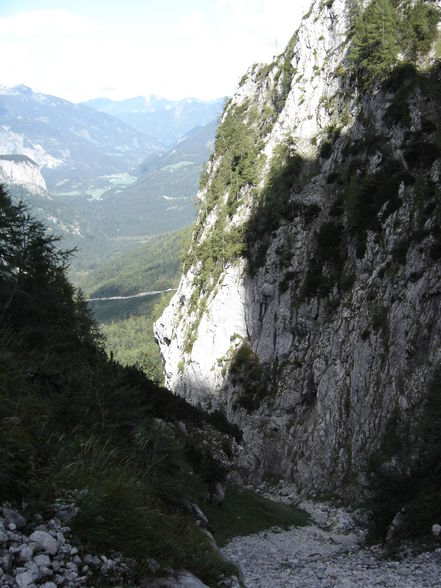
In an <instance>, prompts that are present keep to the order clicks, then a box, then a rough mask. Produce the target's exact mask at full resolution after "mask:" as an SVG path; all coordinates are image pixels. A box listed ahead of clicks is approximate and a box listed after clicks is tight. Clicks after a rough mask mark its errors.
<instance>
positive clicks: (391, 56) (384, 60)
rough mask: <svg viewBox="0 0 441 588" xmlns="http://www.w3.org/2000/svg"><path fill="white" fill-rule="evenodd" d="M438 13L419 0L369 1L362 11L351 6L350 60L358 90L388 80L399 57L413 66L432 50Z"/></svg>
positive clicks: (355, 6) (434, 7)
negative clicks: (400, 0) (403, 57)
mask: <svg viewBox="0 0 441 588" xmlns="http://www.w3.org/2000/svg"><path fill="white" fill-rule="evenodd" d="M439 19H440V12H439V9H438V8H437V7H436V6H433V5H431V4H429V3H427V2H423V1H421V0H419V1H417V2H412V1H410V0H405V1H404V2H398V0H372V1H371V2H370V4H369V5H368V6H367V8H366V9H365V10H363V11H361V10H360V8H359V7H358V6H357V3H354V14H353V24H352V39H351V48H350V52H349V60H350V62H351V64H352V72H353V73H354V75H355V76H356V77H357V79H358V81H359V83H360V87H361V88H362V89H363V90H368V89H369V88H371V87H372V84H375V83H376V82H379V81H382V80H384V79H386V78H387V77H388V75H389V74H390V73H391V71H392V68H393V67H394V66H395V65H396V64H397V63H398V58H399V54H400V53H401V54H404V56H405V60H406V61H408V62H411V63H416V61H417V60H418V58H419V57H420V56H424V55H426V54H427V53H428V52H429V50H430V48H431V47H432V45H433V43H434V41H435V39H436V35H437V24H438V22H439Z"/></svg>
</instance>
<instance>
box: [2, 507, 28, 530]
mask: <svg viewBox="0 0 441 588" xmlns="http://www.w3.org/2000/svg"><path fill="white" fill-rule="evenodd" d="M3 516H4V517H5V519H6V521H7V522H8V523H13V524H14V525H15V528H16V529H22V528H23V527H25V526H26V519H25V518H24V517H23V516H22V515H21V514H19V513H18V512H17V511H15V510H13V509H12V508H9V507H8V506H4V507H3Z"/></svg>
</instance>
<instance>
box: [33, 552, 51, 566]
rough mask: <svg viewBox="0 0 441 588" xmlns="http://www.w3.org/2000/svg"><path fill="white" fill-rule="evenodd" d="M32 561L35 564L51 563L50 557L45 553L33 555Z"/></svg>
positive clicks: (44, 564) (47, 564)
mask: <svg viewBox="0 0 441 588" xmlns="http://www.w3.org/2000/svg"><path fill="white" fill-rule="evenodd" d="M34 561H35V563H36V564H37V566H41V567H44V566H50V565H51V558H50V557H49V556H48V555H45V554H44V553H40V554H39V555H36V556H35V557H34Z"/></svg>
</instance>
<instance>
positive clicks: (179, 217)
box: [68, 121, 217, 239]
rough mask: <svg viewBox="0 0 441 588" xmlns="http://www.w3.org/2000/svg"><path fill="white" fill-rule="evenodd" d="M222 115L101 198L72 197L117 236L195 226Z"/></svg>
mask: <svg viewBox="0 0 441 588" xmlns="http://www.w3.org/2000/svg"><path fill="white" fill-rule="evenodd" d="M216 124H217V123H216V121H211V122H210V123H209V124H208V125H205V126H203V127H199V128H198V129H194V130H193V132H192V133H190V134H189V135H188V136H186V137H185V138H183V139H182V140H181V141H180V142H179V143H177V144H176V145H175V146H173V147H172V148H171V149H169V150H168V151H166V152H163V153H160V154H155V155H152V156H151V157H150V158H148V159H147V160H145V161H143V162H142V163H141V164H140V166H138V168H137V170H136V174H137V175H138V179H137V180H136V181H135V182H133V183H131V184H130V185H128V186H126V187H121V186H116V187H114V188H112V189H110V190H106V191H104V192H103V193H101V195H100V197H99V199H95V200H93V201H91V200H90V198H78V197H76V196H72V197H70V198H69V199H68V202H69V203H71V204H74V205H75V206H76V207H77V208H78V210H79V211H80V212H81V213H82V214H84V215H87V217H88V218H89V219H90V220H91V221H92V222H94V223H95V224H96V225H97V226H98V227H99V228H100V229H101V230H103V231H105V232H106V234H107V235H109V236H111V237H112V238H119V239H124V238H131V237H138V238H139V237H144V236H151V235H159V234H161V233H167V232H170V231H176V230H179V229H182V228H184V227H187V226H189V225H190V224H192V222H193V221H194V219H195V216H196V210H195V206H194V198H195V195H196V193H197V191H198V182H199V175H200V171H201V168H202V163H203V162H204V161H207V160H208V158H209V157H210V153H211V150H212V146H213V142H214V135H215V130H216Z"/></svg>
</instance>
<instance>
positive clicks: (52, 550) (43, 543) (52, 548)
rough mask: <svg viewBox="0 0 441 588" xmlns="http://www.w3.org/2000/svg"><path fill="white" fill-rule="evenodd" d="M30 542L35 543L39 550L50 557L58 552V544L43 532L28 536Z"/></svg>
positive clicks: (35, 532)
mask: <svg viewBox="0 0 441 588" xmlns="http://www.w3.org/2000/svg"><path fill="white" fill-rule="evenodd" d="M30 539H31V541H35V542H36V543H38V545H39V546H40V549H41V550H43V551H46V553H49V554H50V555H55V554H56V553H57V551H58V542H57V540H56V539H54V538H53V537H51V535H49V533H46V532H45V531H34V532H33V533H32V535H31V536H30Z"/></svg>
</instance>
